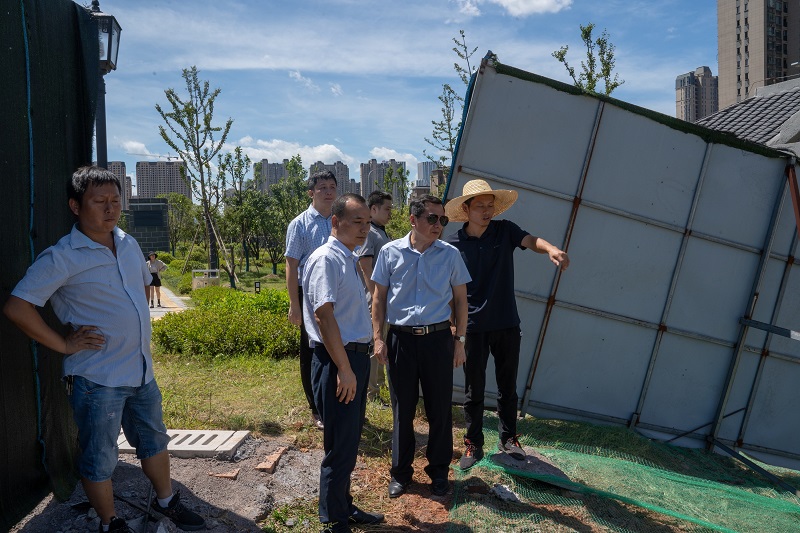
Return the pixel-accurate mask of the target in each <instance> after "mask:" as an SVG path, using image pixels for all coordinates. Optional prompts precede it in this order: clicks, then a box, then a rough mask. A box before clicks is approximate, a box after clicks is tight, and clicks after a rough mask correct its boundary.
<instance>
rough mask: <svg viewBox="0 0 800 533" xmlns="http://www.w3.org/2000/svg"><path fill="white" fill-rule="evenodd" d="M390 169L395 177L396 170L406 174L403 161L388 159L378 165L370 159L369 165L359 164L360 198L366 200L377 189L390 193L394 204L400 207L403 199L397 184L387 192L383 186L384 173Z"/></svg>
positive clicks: (374, 160)
mask: <svg viewBox="0 0 800 533" xmlns="http://www.w3.org/2000/svg"><path fill="white" fill-rule="evenodd" d="M390 168H391V169H392V172H393V173H394V174H395V175H396V173H397V171H398V170H402V171H403V173H404V174H405V172H406V164H405V162H404V161H395V160H394V159H390V160H389V161H382V162H380V163H378V161H377V160H376V159H370V160H369V163H361V196H363V197H364V198H367V197H368V196H369V194H370V193H371V192H372V191H374V190H376V189H378V190H381V191H386V192H388V193H390V194H391V195H392V198H393V199H394V204H395V205H400V203H401V202H402V201H403V198H401V196H400V192H399V188H398V184H397V183H396V182H395V183H394V184H393V185H392V190H391V191H388V190H387V187H385V186H384V184H383V178H384V176H386V171H387V170H389V169H390ZM410 185H411V184H409V186H410Z"/></svg>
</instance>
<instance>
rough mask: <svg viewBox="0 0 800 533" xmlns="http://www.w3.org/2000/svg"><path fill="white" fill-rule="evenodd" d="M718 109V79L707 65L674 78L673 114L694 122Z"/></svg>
mask: <svg viewBox="0 0 800 533" xmlns="http://www.w3.org/2000/svg"><path fill="white" fill-rule="evenodd" d="M717 111H719V101H718V80H717V77H716V76H714V75H712V74H711V69H710V68H708V67H698V68H697V70H695V71H694V72H687V73H686V74H681V75H680V76H678V77H677V78H675V116H676V117H678V118H679V119H681V120H686V121H688V122H695V121H697V120H700V119H701V118H703V117H707V116H708V115H710V114H712V113H716V112H717Z"/></svg>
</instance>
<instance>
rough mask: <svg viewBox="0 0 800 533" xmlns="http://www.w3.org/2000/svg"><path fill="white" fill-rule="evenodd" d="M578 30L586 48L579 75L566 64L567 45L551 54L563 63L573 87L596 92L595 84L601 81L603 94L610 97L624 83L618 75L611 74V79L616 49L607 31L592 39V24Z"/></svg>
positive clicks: (582, 26) (593, 26)
mask: <svg viewBox="0 0 800 533" xmlns="http://www.w3.org/2000/svg"><path fill="white" fill-rule="evenodd" d="M580 28H581V40H582V41H583V44H584V45H585V46H586V60H585V61H581V70H582V71H581V72H580V73H579V74H577V75H576V74H575V69H574V68H573V67H571V66H570V64H569V63H568V62H567V51H568V50H569V45H564V46H562V47H561V48H560V49H559V50H556V51H555V52H553V54H552V55H553V57H554V58H556V59H557V60H558V61H559V62H560V63H563V65H564V68H566V69H567V73H568V74H569V76H570V77H571V78H572V81H573V82H574V83H575V87H578V88H580V89H584V90H586V91H591V92H598V91H597V84H598V82H600V81H602V82H603V85H604V91H605V94H606V95H610V94H611V93H612V92H614V89H616V88H617V87H619V86H620V85H622V84H623V83H625V80H621V79H619V74H613V77H612V71H613V70H614V65H615V63H616V60H615V59H614V50H615V49H616V47H615V46H614V44H613V43H611V41H610V40H609V36H608V31H607V30H603V33H602V34H600V37H598V38H597V39H593V38H592V31H593V30H594V28H595V25H594V24H593V23H591V22H590V23H589V24H587V25H586V26H584V25H581V26H580ZM598 61H599V62H600V67H599V69H598V65H597V63H598Z"/></svg>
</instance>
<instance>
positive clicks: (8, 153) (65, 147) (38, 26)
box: [0, 0, 98, 531]
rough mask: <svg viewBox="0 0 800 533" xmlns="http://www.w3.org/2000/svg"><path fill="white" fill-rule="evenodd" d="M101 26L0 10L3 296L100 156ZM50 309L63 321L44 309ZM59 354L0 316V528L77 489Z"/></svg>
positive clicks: (66, 10)
mask: <svg viewBox="0 0 800 533" xmlns="http://www.w3.org/2000/svg"><path fill="white" fill-rule="evenodd" d="M97 57H98V41H97V30H96V25H95V24H94V23H93V22H92V20H91V19H90V17H89V15H88V14H87V13H86V11H85V10H84V9H83V7H82V6H79V5H78V4H76V3H74V2H72V1H70V0H7V1H5V2H3V9H2V10H0V65H2V66H3V73H2V77H0V102H2V107H0V117H2V118H1V119H0V183H1V184H2V191H3V195H2V196H3V208H2V209H0V225H2V228H3V231H2V232H0V250H2V257H3V260H2V261H0V305H2V303H4V302H5V301H6V299H7V298H8V295H9V293H10V292H11V290H12V289H13V287H14V285H15V284H16V283H17V281H19V279H20V278H21V277H22V276H23V275H24V273H25V270H26V269H27V267H28V266H29V265H30V264H31V262H32V261H33V259H34V258H35V256H36V255H38V254H39V252H41V251H42V250H44V249H45V248H46V247H47V246H50V245H51V244H53V243H55V242H56V241H57V240H58V239H59V238H60V237H61V236H63V235H64V234H66V233H67V232H68V231H69V228H70V226H71V224H72V220H71V218H70V215H69V213H68V211H67V206H66V192H65V184H66V180H67V179H68V177H69V176H70V175H71V173H72V172H73V171H74V170H75V169H76V168H77V167H79V166H81V165H85V164H88V163H90V162H91V157H92V131H93V121H94V109H95V102H96V98H97V80H98V78H97V76H98V61H97V59H96V58H97ZM44 314H45V316H46V319H47V320H48V322H49V323H50V324H51V325H54V327H58V328H60V327H61V326H60V325H59V324H58V322H57V321H56V320H55V319H54V317H53V316H52V313H50V312H49V309H48V308H45V310H44ZM60 373H61V355H59V354H54V353H52V352H49V351H48V350H46V349H43V348H41V347H38V348H37V347H35V346H33V344H32V343H30V342H29V341H28V340H27V338H26V337H25V336H24V335H23V334H22V333H21V332H19V330H17V329H16V328H15V327H14V326H13V325H12V324H11V323H10V322H9V321H8V320H7V319H6V318H5V317H4V316H3V317H0V531H5V530H7V529H8V528H9V527H11V526H12V525H13V524H15V523H16V522H18V521H19V519H20V518H22V517H24V516H25V515H26V514H27V513H28V512H29V511H30V510H31V509H32V508H33V507H34V506H35V505H36V504H37V503H38V502H39V501H41V499H42V498H43V497H44V496H45V495H47V494H48V492H50V491H53V492H54V493H55V494H56V496H58V497H66V496H68V495H69V494H70V493H71V492H72V490H73V488H74V486H75V480H76V477H75V474H74V471H73V463H74V456H75V453H76V441H75V439H76V431H75V428H74V425H73V423H72V416H71V413H70V411H69V405H68V403H67V398H66V395H65V394H64V392H63V388H62V387H61V385H60Z"/></svg>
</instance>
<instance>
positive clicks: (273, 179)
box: [256, 159, 289, 192]
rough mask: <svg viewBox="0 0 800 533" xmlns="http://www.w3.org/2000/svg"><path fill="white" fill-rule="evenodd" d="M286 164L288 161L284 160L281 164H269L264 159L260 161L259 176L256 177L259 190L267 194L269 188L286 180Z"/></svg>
mask: <svg viewBox="0 0 800 533" xmlns="http://www.w3.org/2000/svg"><path fill="white" fill-rule="evenodd" d="M288 163H289V160H288V159H284V160H283V163H270V162H269V161H267V160H266V159H262V160H261V175H260V176H256V178H257V180H258V188H259V190H262V191H264V192H269V189H270V187H272V186H273V185H275V184H276V183H278V182H279V181H280V180H282V179H284V178H286V165H287V164H288Z"/></svg>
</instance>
